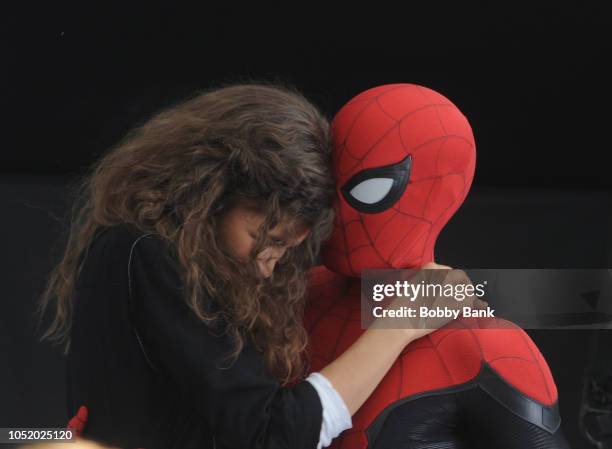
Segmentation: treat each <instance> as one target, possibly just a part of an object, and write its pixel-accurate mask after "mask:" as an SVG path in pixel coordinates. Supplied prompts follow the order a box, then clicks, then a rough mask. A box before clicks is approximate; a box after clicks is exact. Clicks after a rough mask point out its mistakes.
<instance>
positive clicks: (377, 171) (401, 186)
mask: <svg viewBox="0 0 612 449" xmlns="http://www.w3.org/2000/svg"><path fill="white" fill-rule="evenodd" d="M411 168H412V156H410V155H408V156H406V157H405V158H404V159H402V160H401V161H400V162H398V163H396V164H391V165H385V166H383V167H375V168H367V169H365V170H362V171H360V172H359V173H357V174H356V175H355V176H353V177H352V178H351V179H349V180H348V181H347V182H346V183H345V184H344V186H342V188H341V189H340V191H341V192H342V196H344V199H345V200H346V201H347V203H349V204H350V205H351V206H353V207H354V208H355V209H357V210H358V211H359V212H363V213H366V214H375V213H378V212H382V211H384V210H386V209H388V208H390V207H391V206H393V204H395V202H396V201H397V200H399V199H400V197H401V196H402V194H403V193H404V190H406V186H407V185H408V181H409V180H410V169H411ZM372 178H390V179H392V180H393V184H392V185H391V189H390V190H389V192H388V193H387V194H386V195H385V197H384V198H383V199H381V200H380V201H378V202H376V203H373V204H368V203H364V202H362V201H359V200H358V199H357V198H355V197H354V196H353V195H351V193H350V192H351V190H352V189H353V187H355V186H356V185H358V184H360V183H362V182H363V181H367V180H368V179H372Z"/></svg>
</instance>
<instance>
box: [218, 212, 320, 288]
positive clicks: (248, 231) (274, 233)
mask: <svg viewBox="0 0 612 449" xmlns="http://www.w3.org/2000/svg"><path fill="white" fill-rule="evenodd" d="M264 219H265V216H264V215H263V214H261V213H257V212H254V211H252V210H250V209H247V208H245V207H242V206H236V207H233V208H232V209H230V210H228V211H227V212H226V213H225V214H224V215H223V216H222V218H221V220H220V226H219V233H220V237H221V241H222V245H223V247H224V248H225V249H226V250H227V251H228V252H229V253H230V254H231V255H232V256H233V257H235V258H236V259H237V260H243V261H244V260H247V259H248V257H249V254H250V253H251V250H252V248H253V246H254V244H255V241H256V239H257V232H258V228H259V226H260V225H261V224H262V223H263V221H264ZM286 232H287V229H286V225H284V224H283V223H280V224H279V225H277V226H276V227H274V228H272V229H271V230H270V232H269V233H268V237H269V238H270V240H271V241H272V242H274V245H273V246H269V247H267V248H264V249H263V250H262V251H261V252H260V253H259V254H258V255H257V265H258V266H259V271H260V272H261V275H262V276H263V277H266V278H267V277H270V275H271V274H272V271H273V270H274V266H275V265H276V262H277V261H278V260H279V259H280V258H281V257H282V256H283V254H285V251H287V249H288V248H290V247H293V246H297V245H299V244H300V243H302V241H303V240H304V239H305V238H306V237H307V236H308V233H309V232H310V229H308V228H306V227H303V228H301V229H300V230H299V232H298V233H297V236H296V237H294V238H293V239H289V238H288V237H287V235H286Z"/></svg>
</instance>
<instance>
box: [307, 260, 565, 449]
mask: <svg viewBox="0 0 612 449" xmlns="http://www.w3.org/2000/svg"><path fill="white" fill-rule="evenodd" d="M310 276H311V277H310V279H311V283H310V287H309V299H308V303H307V308H306V313H305V321H304V322H305V326H306V329H307V331H308V334H309V347H308V351H309V357H310V361H311V365H310V371H311V372H315V371H320V370H321V369H323V368H324V367H325V366H326V365H328V364H329V363H331V362H332V361H333V360H335V359H336V358H337V357H339V356H340V355H341V354H342V353H343V352H344V351H345V350H346V349H348V348H349V347H350V346H351V345H352V344H353V343H354V342H355V340H357V338H359V336H360V335H361V334H362V333H363V332H364V330H363V329H361V307H360V305H361V302H360V294H361V283H360V280H359V279H355V278H351V277H347V276H343V275H341V274H337V273H334V272H331V271H329V270H328V269H327V268H325V267H324V266H319V267H315V268H313V269H312V270H311V273H310ZM485 371H486V372H485ZM483 372H484V373H485V374H486V373H493V374H494V375H495V377H496V378H497V381H496V382H497V384H503V385H502V387H503V388H506V390H507V391H505V392H502V393H503V394H502V395H501V396H495V394H496V392H495V391H492V392H491V393H492V394H493V395H494V397H496V400H498V401H500V402H504V401H505V399H506V397H507V396H508V395H514V397H516V396H517V395H518V396H521V397H522V402H523V403H527V406H528V407H530V408H532V409H535V410H536V411H538V412H539V413H540V417H542V413H543V412H548V413H551V414H554V413H557V411H556V410H555V409H556V407H557V388H556V385H555V382H554V379H553V376H552V374H551V372H550V368H549V367H548V364H547V363H546V360H545V359H544V357H543V356H542V354H541V353H540V351H539V349H538V348H537V346H536V345H535V343H534V342H533V341H532V340H531V338H530V337H529V336H528V335H527V334H526V333H525V331H524V330H522V329H521V328H519V327H518V326H516V325H515V324H513V323H511V322H509V321H506V320H503V319H499V318H493V319H491V318H488V319H484V318H478V319H477V318H463V319H457V320H454V321H451V322H450V323H448V324H447V325H446V326H444V327H442V328H440V329H438V330H436V331H434V332H432V333H431V334H429V335H426V336H425V337H422V338H419V339H417V340H415V341H413V342H411V343H410V344H409V345H407V346H406V347H405V348H404V350H403V351H402V353H401V354H400V356H399V357H398V359H397V360H396V361H395V363H394V364H393V366H392V367H391V368H390V369H389V371H388V372H387V374H386V375H385V377H384V378H383V379H382V380H381V382H380V383H379V385H378V386H377V388H376V389H375V390H374V392H373V393H372V395H371V396H370V397H369V398H368V399H367V401H366V402H365V403H364V404H363V405H362V407H361V408H360V409H359V410H358V411H357V413H355V415H353V427H352V428H351V429H348V430H346V431H344V432H343V433H342V434H341V435H340V436H339V437H338V438H336V439H334V441H333V442H332V445H331V446H330V447H331V448H333V449H364V448H366V447H368V429H371V428H372V425H373V423H375V422H376V421H377V420H379V418H380V417H381V416H382V415H383V414H384V413H385V412H386V411H388V410H389V409H392V408H394V407H395V406H396V405H397V404H400V403H405V402H406V401H407V400H411V399H412V398H415V399H416V398H419V397H423V396H427V395H431V394H440V393H445V392H447V391H448V392H452V391H456V390H457V389H464V388H468V387H471V386H474V384H475V383H478V382H480V381H481V379H482V374H483ZM482 387H486V385H484V384H483V385H482ZM507 405H508V406H509V407H512V406H513V405H512V404H511V403H510V404H507ZM523 405H525V404H523ZM500 406H505V405H500ZM518 411H519V412H520V410H518ZM500 425H501V424H500Z"/></svg>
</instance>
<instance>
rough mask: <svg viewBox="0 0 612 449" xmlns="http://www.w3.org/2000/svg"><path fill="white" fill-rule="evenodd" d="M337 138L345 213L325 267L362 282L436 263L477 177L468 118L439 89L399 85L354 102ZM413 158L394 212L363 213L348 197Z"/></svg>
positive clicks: (339, 122) (340, 204)
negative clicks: (359, 184) (383, 272)
mask: <svg viewBox="0 0 612 449" xmlns="http://www.w3.org/2000/svg"><path fill="white" fill-rule="evenodd" d="M332 134H333V146H334V153H333V163H334V171H335V176H336V179H337V193H338V195H337V215H336V221H335V226H334V232H333V235H332V237H331V239H330V240H329V241H328V243H327V244H326V245H325V247H324V248H323V259H324V263H325V265H326V266H327V267H329V268H330V269H332V270H334V271H336V272H339V273H343V274H346V275H349V276H360V274H361V270H362V269H364V268H411V267H418V266H422V265H424V264H425V263H427V262H430V261H432V259H433V246H434V243H435V240H436V238H437V235H438V234H439V232H440V230H441V229H442V227H443V226H444V224H445V223H446V222H447V221H448V220H449V219H450V217H451V216H452V214H453V213H454V212H455V211H456V210H457V208H458V207H459V206H460V205H461V203H462V202H463V200H464V199H465V196H466V195H467V192H468V190H469V187H470V185H471V182H472V178H473V174H474V168H475V144H474V138H473V135H472V130H471V128H470V125H469V123H468V121H467V120H466V118H465V117H464V116H463V114H462V113H461V112H460V111H459V110H458V109H457V107H456V106H455V105H454V104H453V103H451V102H450V101H449V100H448V99H446V98H445V97H444V96H442V95H440V94H439V93H437V92H435V91H433V90H431V89H428V88H426V87H422V86H417V85H413V84H391V85H386V86H380V87H377V88H374V89H370V90H368V91H366V92H364V93H362V94H360V95H358V96H356V97H355V98H353V99H352V100H351V101H349V102H348V103H347V104H346V105H345V106H344V107H343V108H342V109H341V110H340V111H339V112H338V114H337V115H336V116H335V117H334V120H333V122H332ZM408 157H409V158H410V165H411V167H410V177H409V180H408V182H407V185H406V186H405V190H403V192H401V193H402V194H401V195H400V196H399V197H398V198H397V200H396V201H395V202H394V203H393V204H391V205H390V207H388V208H386V209H384V210H382V211H379V212H376V213H371V212H363V211H360V210H358V209H357V208H355V207H353V206H351V204H349V202H348V201H347V200H346V199H345V196H344V195H346V192H345V193H344V194H343V192H342V189H343V187H344V186H345V185H346V184H347V182H349V181H350V180H351V179H354V177H355V176H356V175H358V174H360V173H361V172H364V171H367V170H372V169H376V168H380V167H385V166H391V165H393V164H397V163H398V162H400V161H402V160H405V159H406V158H408ZM382 194H384V192H382ZM383 196H384V195H383ZM381 201H384V198H383V199H381Z"/></svg>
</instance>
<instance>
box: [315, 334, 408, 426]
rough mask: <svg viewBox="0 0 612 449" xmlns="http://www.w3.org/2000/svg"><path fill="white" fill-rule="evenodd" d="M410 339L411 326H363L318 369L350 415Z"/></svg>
mask: <svg viewBox="0 0 612 449" xmlns="http://www.w3.org/2000/svg"><path fill="white" fill-rule="evenodd" d="M412 339H413V333H412V331H411V330H410V329H374V328H370V329H366V330H365V331H364V332H363V334H361V336H360V337H359V338H358V339H357V340H356V341H355V342H354V343H353V344H352V345H351V346H350V347H349V348H348V349H347V350H346V351H344V352H343V353H342V354H341V355H340V356H339V357H338V358H337V359H336V360H334V361H333V362H331V363H330V364H329V365H327V366H326V367H325V368H323V369H322V370H320V371H319V372H320V373H321V374H323V375H324V376H325V377H326V378H327V379H328V380H329V381H330V383H331V384H332V386H333V387H334V388H335V389H336V391H337V392H338V394H340V396H341V397H342V399H343V400H344V403H345V404H346V407H347V408H348V410H349V413H350V414H351V415H353V414H354V413H355V412H356V411H357V410H358V409H359V407H361V405H362V404H363V403H364V402H365V401H366V399H367V398H368V397H369V396H370V394H372V392H373V391H374V390H375V389H376V386H377V385H378V384H379V383H380V381H381V380H382V378H383V377H384V376H385V374H387V371H389V368H391V365H393V362H395V360H396V359H397V357H398V355H399V354H400V353H401V352H402V350H403V349H404V347H405V346H406V345H407V344H408V343H410V342H411V341H412Z"/></svg>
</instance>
